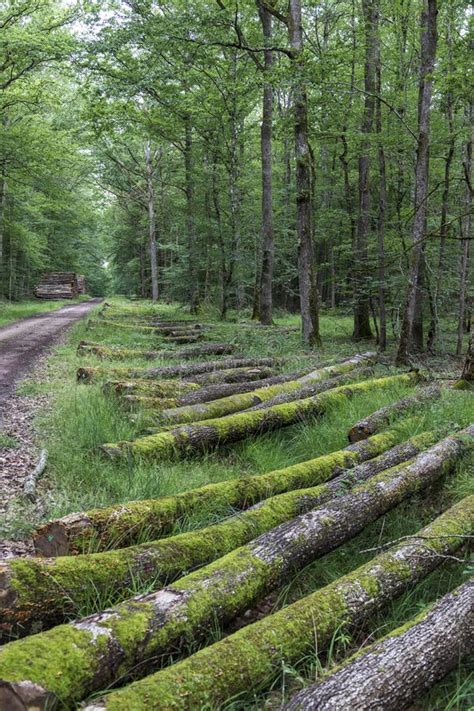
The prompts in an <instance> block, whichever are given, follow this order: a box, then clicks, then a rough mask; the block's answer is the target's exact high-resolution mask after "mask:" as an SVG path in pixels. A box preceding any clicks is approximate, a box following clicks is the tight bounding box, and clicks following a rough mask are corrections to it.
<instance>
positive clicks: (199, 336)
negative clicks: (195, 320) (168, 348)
mask: <svg viewBox="0 0 474 711" xmlns="http://www.w3.org/2000/svg"><path fill="white" fill-rule="evenodd" d="M203 339H204V334H203V333H201V332H197V333H196V334H188V335H186V334H184V333H183V334H181V335H178V336H163V343H177V344H180V343H197V342H198V341H202V340H203Z"/></svg>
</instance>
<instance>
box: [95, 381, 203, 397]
mask: <svg viewBox="0 0 474 711" xmlns="http://www.w3.org/2000/svg"><path fill="white" fill-rule="evenodd" d="M195 390H199V385H198V383H192V382H190V381H183V380H107V381H106V382H105V383H104V385H103V391H104V393H105V394H106V395H111V394H113V395H124V394H127V393H142V394H147V395H150V396H153V397H154V398H160V397H161V398H167V397H169V396H174V397H176V396H177V395H179V394H181V393H183V394H184V393H188V392H193V391H195Z"/></svg>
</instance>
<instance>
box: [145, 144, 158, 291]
mask: <svg viewBox="0 0 474 711" xmlns="http://www.w3.org/2000/svg"><path fill="white" fill-rule="evenodd" d="M145 163H146V179H147V206H148V237H149V247H150V268H151V298H152V300H153V301H158V259H157V248H156V208H155V186H154V174H155V169H154V166H153V157H152V152H151V145H150V142H149V141H147V142H146V144H145Z"/></svg>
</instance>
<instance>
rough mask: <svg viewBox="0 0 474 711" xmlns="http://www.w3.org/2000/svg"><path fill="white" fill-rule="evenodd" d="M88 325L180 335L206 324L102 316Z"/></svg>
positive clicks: (196, 329)
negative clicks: (123, 319)
mask: <svg viewBox="0 0 474 711" xmlns="http://www.w3.org/2000/svg"><path fill="white" fill-rule="evenodd" d="M87 325H88V327H89V328H94V327H95V326H110V327H112V328H117V329H125V330H131V331H138V332H140V333H148V334H151V335H153V334H155V335H160V334H163V335H166V334H167V333H168V332H173V331H175V332H179V333H178V335H184V334H188V333H189V334H191V333H193V332H195V331H198V332H199V331H202V330H204V329H205V328H207V327H206V326H203V325H202V324H198V323H193V322H191V321H190V322H189V324H188V323H187V322H186V324H185V325H183V326H179V325H170V324H160V323H155V324H154V325H151V324H150V325H148V324H146V323H142V322H140V321H132V320H129V321H128V322H127V323H126V322H122V321H119V320H115V319H109V318H100V319H99V320H94V319H90V320H89V321H88V324H87Z"/></svg>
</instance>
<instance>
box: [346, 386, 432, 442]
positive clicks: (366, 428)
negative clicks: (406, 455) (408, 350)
mask: <svg viewBox="0 0 474 711" xmlns="http://www.w3.org/2000/svg"><path fill="white" fill-rule="evenodd" d="M440 397H441V390H440V388H439V385H436V384H434V385H429V386H428V387H426V388H422V389H420V390H417V391H416V392H415V394H414V395H410V396H409V397H405V398H403V399H402V400H397V402H392V403H391V404H390V405H386V407H382V408H381V409H380V410H377V411H376V412H374V413H373V414H372V415H369V416H368V417H366V418H364V419H363V420H359V422H357V423H356V424H355V425H354V426H353V427H351V429H350V430H349V442H358V441H359V440H360V439H365V438H366V437H369V436H370V435H373V434H375V433H376V432H380V430H383V429H384V428H385V427H387V425H388V424H389V423H390V420H391V419H392V417H397V415H399V414H400V413H403V414H406V413H407V412H409V411H410V410H413V409H414V408H416V409H418V408H419V406H420V405H421V406H423V405H424V403H426V402H430V401H431V400H437V399H438V398H440Z"/></svg>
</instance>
